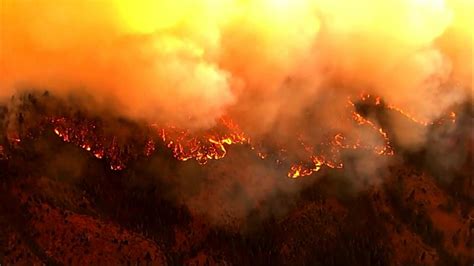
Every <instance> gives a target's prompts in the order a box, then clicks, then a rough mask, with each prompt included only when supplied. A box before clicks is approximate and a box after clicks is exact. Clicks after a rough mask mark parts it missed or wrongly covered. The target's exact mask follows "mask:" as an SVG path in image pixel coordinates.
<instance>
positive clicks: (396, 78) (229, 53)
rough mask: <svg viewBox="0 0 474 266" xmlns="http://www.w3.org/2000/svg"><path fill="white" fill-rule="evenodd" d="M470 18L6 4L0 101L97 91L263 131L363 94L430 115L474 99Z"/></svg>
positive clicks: (236, 5) (378, 10) (170, 118)
mask: <svg viewBox="0 0 474 266" xmlns="http://www.w3.org/2000/svg"><path fill="white" fill-rule="evenodd" d="M472 11H473V4H472V2H471V1H462V0H458V1H456V0H447V1H442V0H437V1H424V0H417V1H412V0H403V1H395V0H386V1H382V2H380V3H373V2H372V1H357V2H355V1H342V2H340V1H339V2H334V1H325V0H323V1H306V0H299V1H287V0H258V1H231V0H228V1H215V0H203V1H179V3H177V2H176V1H141V2H135V1H118V0H117V1H115V0H108V1H72V2H71V1H54V2H53V1H46V0H40V1H35V3H34V4H33V3H32V2H31V1H26V0H25V1H23V0H22V1H13V0H4V1H2V7H1V17H2V21H1V24H2V27H1V28H0V31H1V49H0V53H1V54H0V60H1V70H0V71H1V72H0V73H1V74H0V88H1V92H0V94H1V96H2V97H9V96H11V95H13V94H14V93H15V91H16V90H18V89H21V88H24V87H27V86H29V87H35V88H47V89H50V90H52V91H54V92H55V93H57V94H64V95H67V94H71V93H72V94H74V93H76V94H77V93H86V94H88V95H90V96H92V97H93V99H94V101H95V102H97V106H107V108H109V107H110V108H113V110H114V111H116V112H119V113H121V114H122V115H124V116H127V117H130V118H138V119H145V120H147V121H150V122H166V123H172V124H176V125H179V126H182V127H187V128H191V129H193V128H206V127H209V126H211V125H212V124H213V123H214V120H215V118H218V117H219V116H221V115H222V114H224V113H225V112H226V110H228V109H229V108H235V110H237V111H238V112H239V114H240V113H242V114H246V115H243V117H244V118H245V119H243V121H246V120H248V119H247V118H248V116H249V115H252V116H253V117H255V119H256V121H259V122H258V123H255V124H258V127H263V128H259V130H263V131H265V128H272V126H273V125H274V124H275V123H281V121H282V120H280V116H282V114H281V110H285V113H286V114H283V116H289V117H290V118H291V116H292V114H297V113H300V112H302V109H303V108H306V107H307V106H308V105H311V104H313V103H314V99H318V97H321V95H323V94H338V96H337V97H333V99H332V102H331V105H333V106H337V105H340V104H344V103H345V100H346V98H347V96H352V95H354V94H356V95H357V94H358V93H359V92H361V91H365V92H369V93H373V94H375V95H378V96H381V97H382V98H383V99H384V100H385V101H387V102H389V103H392V104H394V105H396V106H398V107H400V108H403V109H404V110H406V111H407V112H409V113H411V114H413V115H415V116H418V117H420V119H423V120H428V121H430V120H432V119H435V118H436V117H437V116H439V115H440V114H441V113H442V112H444V111H446V109H447V108H448V107H449V106H450V105H451V104H453V103H456V102H458V101H461V100H463V99H465V98H466V97H467V95H468V94H469V93H470V92H471V91H472V28H470V27H469V25H470V24H469V20H470V18H469V17H468V16H469V14H470V13H471V12H472ZM289 98H291V99H289ZM308 99H309V100H308ZM91 105H92V103H91ZM315 111H316V112H325V111H324V107H323V108H318V107H315ZM330 113H332V111H331V112H329V114H328V115H329V116H331V114H330ZM283 118H284V117H283ZM329 119H330V120H332V119H334V118H332V117H331V118H329ZM290 120H291V119H290ZM250 122H251V121H250ZM243 126H244V127H245V125H243ZM253 126H256V125H252V127H253Z"/></svg>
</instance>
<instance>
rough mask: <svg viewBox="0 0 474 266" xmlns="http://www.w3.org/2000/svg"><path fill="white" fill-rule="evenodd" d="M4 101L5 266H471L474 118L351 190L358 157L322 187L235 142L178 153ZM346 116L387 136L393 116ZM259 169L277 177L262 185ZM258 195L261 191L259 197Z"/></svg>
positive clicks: (155, 137) (112, 125)
mask: <svg viewBox="0 0 474 266" xmlns="http://www.w3.org/2000/svg"><path fill="white" fill-rule="evenodd" d="M12 101H15V102H16V103H15V104H14V105H12V106H15V108H14V109H12V107H11V106H8V107H7V106H4V107H2V108H1V109H0V125H1V126H2V128H1V130H0V179H1V187H0V190H1V192H0V262H2V263H1V264H4V265H30V264H34V265H39V264H47V265H63V264H68V265H69V264H74V265H87V264H93V265H98V264H100V265H105V264H107V265H119V264H129V265H471V264H472V263H473V262H474V208H473V204H474V193H473V191H474V178H473V175H472V171H473V169H472V168H473V152H474V143H473V132H472V130H473V128H472V121H473V113H472V111H471V110H472V109H471V105H470V104H466V105H465V106H460V107H459V108H458V109H459V111H458V112H457V116H456V121H451V120H450V121H444V122H443V121H441V122H440V123H438V124H433V125H430V127H431V128H430V130H429V136H430V137H429V138H431V139H430V140H429V141H428V142H427V145H425V146H424V147H423V148H421V149H417V150H416V151H413V150H404V149H403V148H402V147H398V145H397V143H396V142H394V143H391V149H393V151H394V155H391V157H390V160H389V162H388V163H386V167H384V170H383V171H378V172H377V173H376V174H377V180H379V182H375V183H374V182H363V181H361V182H360V183H359V184H355V182H353V180H351V178H356V179H357V178H359V177H357V176H354V175H353V174H351V173H350V172H351V160H352V159H351V156H354V155H353V154H349V155H346V156H342V159H341V161H342V162H343V163H344V167H337V166H335V165H332V166H334V167H330V166H331V164H330V163H328V164H326V165H324V164H320V165H317V164H316V167H318V166H321V169H319V168H314V169H313V171H315V172H317V173H309V174H308V176H306V177H300V178H297V179H292V178H288V177H287V176H290V177H295V172H294V171H290V172H289V173H287V170H288V168H290V169H296V170H300V171H301V172H298V173H299V174H301V175H304V168H302V166H294V167H292V166H291V165H290V164H288V165H287V164H286V163H285V162H283V163H280V164H276V165H273V164H270V163H269V162H268V157H271V156H272V155H271V153H269V154H267V155H262V154H260V153H259V152H256V151H255V149H256V148H254V147H253V146H252V144H250V142H246V141H245V137H243V135H239V134H238V133H236V130H233V131H232V132H231V133H226V132H224V133H222V134H221V135H220V136H221V137H220V138H219V137H216V138H209V139H210V140H209V142H210V143H211V144H213V145H211V146H208V147H201V150H200V151H199V150H198V151H196V149H190V153H186V148H187V147H182V146H179V145H178V146H173V145H172V144H170V141H168V142H167V141H166V139H167V138H165V136H164V134H165V133H163V132H164V131H162V132H161V135H160V134H154V133H153V131H154V127H150V126H143V125H140V124H138V123H136V122H130V121H127V120H125V119H120V118H117V117H113V116H101V117H93V116H91V115H90V114H88V112H87V111H84V110H80V109H78V108H75V107H72V105H70V104H65V103H64V101H59V100H57V99H54V97H52V96H50V95H48V93H45V94H43V95H38V94H24V95H22V96H20V97H18V96H17V98H16V99H12ZM355 105H357V106H356V107H357V110H358V113H359V114H360V115H361V117H365V116H366V115H367V114H368V113H372V114H376V115H377V117H379V119H380V124H382V125H383V117H384V116H386V115H387V113H388V112H390V110H389V109H387V108H382V107H380V106H379V107H378V106H377V105H373V104H364V103H363V102H359V103H356V104H355ZM407 120H408V119H407ZM407 123H413V126H416V125H415V124H416V123H414V122H413V121H411V122H410V121H407ZM226 125H229V123H227V124H226ZM385 127H386V128H385V132H387V134H388V135H390V134H391V132H390V126H389V125H386V126H385ZM228 128H229V127H228ZM222 136H226V138H224V137H222ZM169 138H172V137H168V139H169ZM211 139H212V141H211ZM181 140H182V139H181ZM173 143H177V142H176V140H175V142H173ZM198 143H199V144H200V145H201V144H203V142H198ZM219 143H220V144H219ZM231 143H238V144H239V145H234V146H232V147H230V146H229V145H230V144H231ZM434 143H436V145H435V144H434ZM228 144H229V145H228ZM430 145H432V146H430ZM433 147H436V149H435V148H433ZM220 148H222V150H221V149H220ZM226 149H227V150H226ZM361 152H365V151H361ZM203 154H204V155H203ZM185 155H186V156H188V157H189V158H188V157H186V156H185ZM224 155H226V156H225V157H224ZM446 155H449V156H448V157H449V158H448V157H446ZM180 156H182V157H180ZM183 156H184V157H183ZM264 157H267V160H265V159H264ZM450 158H451V159H452V158H455V159H453V160H450ZM188 159H189V161H188ZM194 159H195V160H194ZM213 159H220V160H213ZM376 160H377V159H376ZM203 161H205V162H203ZM277 161H278V160H277ZM261 167H265V168H272V169H274V170H273V171H271V172H268V173H266V174H263V175H262V174H257V173H259V172H258V170H255V169H260V168H261ZM295 167H296V168H295ZM298 167H300V168H298ZM223 169H224V170H223ZM229 169H231V170H229ZM253 173H255V175H258V178H259V180H255V179H254V178H253V177H252V176H250V177H249V175H252V174H253ZM262 178H264V179H268V180H271V182H272V184H273V183H276V184H277V185H275V184H273V185H271V186H268V185H267V184H268V182H262V181H261V180H260V179H262ZM253 186H256V187H258V186H267V190H270V191H269V192H268V191H267V192H266V194H265V195H266V196H265V197H257V196H255V195H256V194H259V193H252V191H251V190H252V187H253ZM282 188H285V189H282ZM263 190H264V189H263ZM206 209H216V211H204V210H206Z"/></svg>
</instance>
